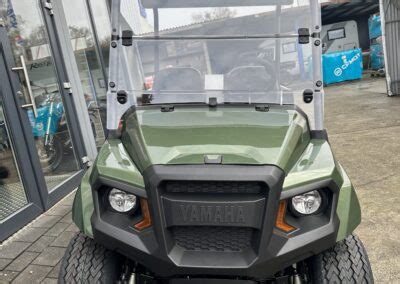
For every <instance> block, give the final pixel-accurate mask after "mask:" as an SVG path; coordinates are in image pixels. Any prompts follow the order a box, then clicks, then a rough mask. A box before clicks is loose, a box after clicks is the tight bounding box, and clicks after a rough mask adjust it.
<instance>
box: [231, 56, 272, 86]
mask: <svg viewBox="0 0 400 284" xmlns="http://www.w3.org/2000/svg"><path fill="white" fill-rule="evenodd" d="M236 65H237V66H236V67H235V68H233V69H232V70H231V71H230V72H229V73H228V74H227V87H228V89H229V90H231V91H244V90H246V91H253V92H265V91H267V90H271V89H275V88H276V70H275V67H274V64H273V63H272V62H271V61H269V60H267V59H263V58H260V57H258V56H257V54H256V53H254V52H246V53H243V54H241V55H240V56H239V59H238V61H237V63H236Z"/></svg>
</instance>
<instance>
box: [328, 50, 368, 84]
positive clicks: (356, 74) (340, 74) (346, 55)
mask: <svg viewBox="0 0 400 284" xmlns="http://www.w3.org/2000/svg"><path fill="white" fill-rule="evenodd" d="M322 70H323V76H324V83H325V84H332V83H338V82H343V81H348V80H356V79H361V78H362V71H363V62H362V53H361V49H360V48H357V49H354V50H348V51H341V52H334V53H326V54H324V55H322Z"/></svg>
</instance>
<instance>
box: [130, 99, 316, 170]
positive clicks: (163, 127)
mask: <svg viewBox="0 0 400 284" xmlns="http://www.w3.org/2000/svg"><path fill="white" fill-rule="evenodd" d="M122 140H123V143H124V145H125V147H126V149H127V150H128V152H129V154H130V155H131V157H132V158H133V160H134V161H135V162H136V163H137V166H138V168H139V170H141V171H143V170H144V169H146V168H147V167H148V166H150V165H154V164H158V165H166V164H203V163H204V156H205V155H215V154H216V155H222V156H223V160H222V163H223V164H236V165H237V164H251V165H276V166H278V167H280V168H281V169H283V170H285V171H287V170H289V169H290V167H291V166H292V165H293V163H294V162H295V161H297V159H298V157H299V155H300V154H301V153H302V152H303V150H304V148H305V147H306V146H307V144H308V142H309V140H310V135H309V128H308V124H307V120H306V119H305V118H304V117H303V116H302V115H300V113H298V112H297V111H295V110H286V109H283V108H274V109H271V110H270V111H268V112H260V111H256V110H255V108H254V106H246V107H218V108H216V109H210V108H209V107H208V106H204V107H175V110H174V111H173V112H164V113H163V112H161V111H160V109H159V108H152V109H146V110H137V111H136V112H132V113H131V114H130V115H128V116H127V117H126V118H125V130H124V131H123V136H122Z"/></svg>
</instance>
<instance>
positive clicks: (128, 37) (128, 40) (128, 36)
mask: <svg viewBox="0 0 400 284" xmlns="http://www.w3.org/2000/svg"><path fill="white" fill-rule="evenodd" d="M132 44H133V31H131V30H123V31H122V45H123V46H132Z"/></svg>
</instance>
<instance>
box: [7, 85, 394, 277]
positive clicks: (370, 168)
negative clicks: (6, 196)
mask: <svg viewBox="0 0 400 284" xmlns="http://www.w3.org/2000/svg"><path fill="white" fill-rule="evenodd" d="M325 90H326V94H327V96H326V127H327V129H328V132H329V138H330V141H331V144H332V147H333V149H334V152H335V155H336V157H337V158H338V160H339V161H340V162H341V163H342V165H343V166H344V168H345V169H346V170H347V172H348V174H349V176H350V178H351V179H352V181H353V183H354V185H355V187H356V189H357V192H358V196H359V198H360V201H361V205H362V209H363V221H362V224H361V226H360V227H359V228H358V229H357V234H359V236H360V237H361V239H362V240H363V241H364V243H365V246H366V248H367V250H368V254H369V257H370V260H371V263H372V268H373V271H374V276H375V279H376V283H400V237H399V236H400V206H399V205H398V204H399V203H400V175H397V174H396V173H397V171H400V151H399V149H400V97H393V98H389V97H387V96H386V95H385V91H386V90H385V82H384V80H381V79H379V80H373V81H372V80H363V81H359V82H354V83H346V84H342V85H337V86H332V87H328V88H326V89H325ZM72 199H73V194H71V195H70V196H68V197H67V198H65V199H64V200H62V201H61V202H60V203H58V204H57V205H56V206H54V207H53V208H52V209H51V210H50V211H48V212H46V213H45V214H43V215H42V216H40V217H39V218H38V219H37V220H35V221H34V222H33V223H32V224H30V225H29V226H27V227H25V228H24V229H23V230H21V231H20V232H19V233H17V234H16V235H14V236H13V237H12V238H10V239H9V240H8V241H6V242H5V243H4V244H3V245H0V283H9V282H11V281H12V282H13V283H57V275H58V270H59V266H60V260H61V258H62V256H63V254H64V251H65V248H66V246H67V245H68V242H69V240H70V239H71V238H72V236H73V235H74V234H75V232H76V231H77V228H76V227H75V226H74V225H73V224H71V213H70V211H71V203H72Z"/></svg>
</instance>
